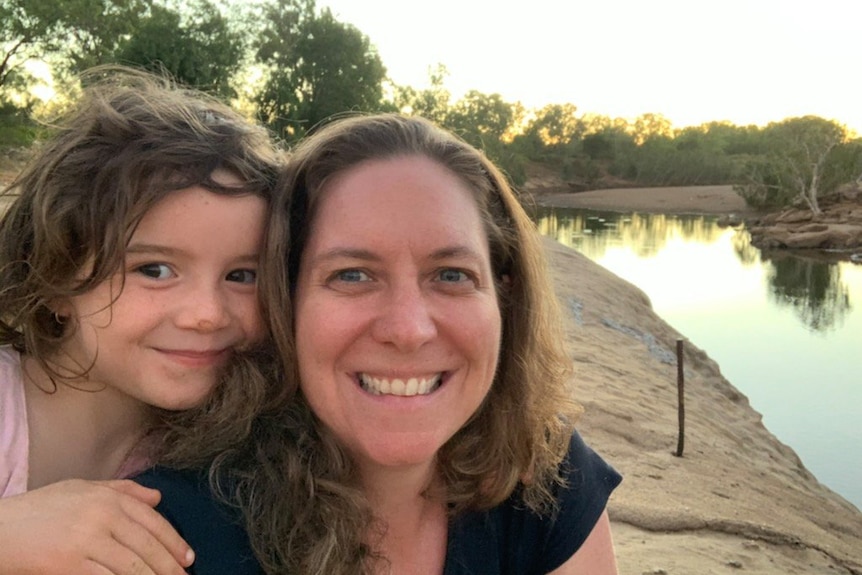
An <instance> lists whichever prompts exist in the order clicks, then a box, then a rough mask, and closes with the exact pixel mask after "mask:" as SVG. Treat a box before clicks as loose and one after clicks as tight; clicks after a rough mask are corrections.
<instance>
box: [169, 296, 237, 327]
mask: <svg viewBox="0 0 862 575" xmlns="http://www.w3.org/2000/svg"><path fill="white" fill-rule="evenodd" d="M176 323H177V325H178V326H179V327H181V328H183V329H192V330H196V331H202V332H209V331H216V330H219V329H222V328H224V327H226V326H227V325H228V324H229V323H230V313H229V311H228V305H227V301H226V295H225V294H224V293H222V291H221V290H220V289H218V288H217V287H212V288H206V289H203V288H200V287H198V288H197V289H195V290H192V291H190V293H189V294H187V295H186V296H185V298H184V301H183V302H181V304H180V310H179V312H178V313H177V318H176Z"/></svg>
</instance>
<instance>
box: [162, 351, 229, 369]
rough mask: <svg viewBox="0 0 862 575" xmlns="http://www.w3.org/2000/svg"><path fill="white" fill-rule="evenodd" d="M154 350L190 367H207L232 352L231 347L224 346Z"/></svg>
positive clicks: (221, 360)
mask: <svg viewBox="0 0 862 575" xmlns="http://www.w3.org/2000/svg"><path fill="white" fill-rule="evenodd" d="M155 349H156V351H158V352H159V353H162V354H164V355H166V356H168V357H169V358H171V359H172V360H174V361H176V362H177V363H181V364H184V365H188V366H190V367H208V366H211V365H218V364H220V363H222V362H224V361H225V360H227V358H228V357H229V356H230V354H231V353H233V348H232V347H224V348H219V349H209V350H194V349H167V348H155Z"/></svg>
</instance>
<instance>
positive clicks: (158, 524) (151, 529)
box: [116, 500, 194, 567]
mask: <svg viewBox="0 0 862 575" xmlns="http://www.w3.org/2000/svg"><path fill="white" fill-rule="evenodd" d="M126 513H128V515H129V517H131V518H132V520H133V524H132V526H134V527H136V529H134V530H124V531H123V532H122V533H121V532H119V531H118V532H117V533H116V537H117V538H118V540H120V541H121V542H125V543H126V544H128V545H129V546H130V547H131V548H132V549H136V550H138V551H139V552H140V553H143V554H144V555H142V556H144V557H152V558H153V560H158V561H159V562H160V563H159V564H164V562H165V555H166V556H167V558H169V559H170V561H171V562H172V563H178V564H179V565H182V566H183V567H188V566H189V565H191V564H192V562H193V561H194V552H193V551H192V549H191V547H189V545H188V543H186V542H185V540H184V539H183V538H182V537H180V534H179V533H177V531H176V529H174V527H173V526H172V525H171V524H170V522H168V520H167V519H165V518H164V517H163V516H162V515H161V514H160V513H158V512H157V511H155V510H154V509H152V508H151V507H148V506H146V505H143V504H141V503H140V502H138V501H134V500H130V501H129V506H128V508H127V509H126ZM159 551H164V553H165V555H163V554H162V553H159ZM150 564H151V565H152V563H150Z"/></svg>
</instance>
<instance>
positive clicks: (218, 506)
mask: <svg viewBox="0 0 862 575" xmlns="http://www.w3.org/2000/svg"><path fill="white" fill-rule="evenodd" d="M134 480H135V481H136V482H138V483H140V484H141V485H144V486H146V487H151V488H153V489H158V490H159V491H160V492H161V494H162V499H161V501H160V502H159V505H158V506H157V508H156V509H157V510H158V511H159V512H161V513H162V515H164V516H165V518H166V519H167V520H168V521H170V523H171V524H172V525H173V526H174V528H175V529H176V530H177V532H179V534H180V535H181V536H182V537H183V539H185V540H186V542H187V543H188V544H189V545H191V547H192V549H193V550H194V551H195V562H194V564H193V565H192V568H191V570H190V571H189V573H190V574H195V575H221V574H224V575H228V574H237V575H240V574H257V573H261V572H262V571H261V569H260V567H259V565H258V563H257V560H256V559H255V558H254V553H253V552H252V550H251V545H250V544H249V539H248V535H247V533H246V530H245V526H244V524H243V518H242V514H241V513H240V511H239V510H238V509H237V508H235V507H233V506H231V505H228V504H227V503H225V502H223V501H221V500H220V499H219V498H218V497H216V496H215V495H214V494H213V492H212V490H211V489H210V484H209V479H208V476H207V474H206V472H204V471H186V470H176V469H170V468H167V467H154V468H151V469H148V470H146V471H144V472H143V473H141V474H140V475H138V476H136V477H135V478H134Z"/></svg>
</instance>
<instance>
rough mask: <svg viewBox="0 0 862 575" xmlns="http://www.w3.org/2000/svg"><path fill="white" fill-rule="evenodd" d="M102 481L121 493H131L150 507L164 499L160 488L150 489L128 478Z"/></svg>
mask: <svg viewBox="0 0 862 575" xmlns="http://www.w3.org/2000/svg"><path fill="white" fill-rule="evenodd" d="M101 483H102V484H103V485H107V486H108V487H111V488H113V489H116V490H117V491H119V492H120V493H125V494H126V495H130V496H132V497H134V498H135V499H138V500H139V501H142V502H143V503H146V504H147V505H149V506H150V507H155V506H156V505H158V504H159V501H161V500H162V494H161V493H159V490H158V489H150V488H149V487H144V486H143V485H140V484H139V483H135V482H134V481H130V480H128V479H114V480H111V481H102V482H101Z"/></svg>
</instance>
